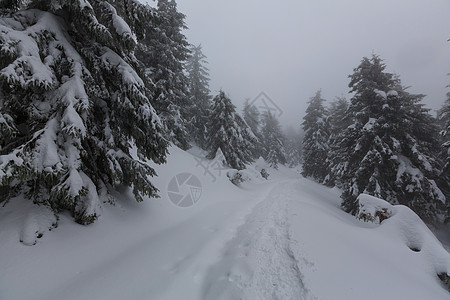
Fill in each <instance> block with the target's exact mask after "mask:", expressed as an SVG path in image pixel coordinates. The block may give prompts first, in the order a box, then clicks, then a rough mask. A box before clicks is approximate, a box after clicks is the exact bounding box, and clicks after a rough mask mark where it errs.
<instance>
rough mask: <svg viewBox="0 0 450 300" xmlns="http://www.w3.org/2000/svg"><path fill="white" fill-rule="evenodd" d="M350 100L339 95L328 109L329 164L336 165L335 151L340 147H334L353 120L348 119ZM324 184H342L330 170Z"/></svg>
mask: <svg viewBox="0 0 450 300" xmlns="http://www.w3.org/2000/svg"><path fill="white" fill-rule="evenodd" d="M348 104H349V103H348V101H347V99H345V98H344V97H338V98H337V99H336V100H335V101H333V102H331V103H330V106H329V107H328V108H327V111H328V119H327V122H328V126H329V138H328V147H329V149H328V153H327V161H326V163H327V166H330V165H334V164H336V163H337V162H333V161H332V160H333V158H334V155H333V154H334V152H335V151H336V150H337V151H339V149H334V147H337V146H338V143H337V142H338V140H339V136H340V135H341V133H342V132H343V131H344V130H345V129H347V127H348V126H350V125H351V120H350V119H348V115H347V109H348ZM324 184H326V185H329V186H334V185H336V186H340V183H339V181H336V178H334V176H333V172H330V170H328V174H327V176H326V177H325V179H324Z"/></svg>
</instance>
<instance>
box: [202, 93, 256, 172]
mask: <svg viewBox="0 0 450 300" xmlns="http://www.w3.org/2000/svg"><path fill="white" fill-rule="evenodd" d="M208 129H209V130H208V141H207V142H208V143H207V145H208V150H209V154H208V156H207V157H208V158H210V159H214V158H215V156H216V153H217V151H219V149H220V150H221V151H222V153H223V156H224V157H225V160H226V163H227V164H228V165H229V166H230V167H231V168H234V169H238V170H242V169H245V164H247V163H250V162H251V161H252V150H251V149H252V148H253V147H254V144H255V142H256V138H255V136H254V135H253V133H252V132H251V130H250V128H249V127H248V126H247V124H246V123H245V121H244V120H243V119H242V118H241V117H240V116H239V115H238V114H237V112H236V107H235V106H234V105H233V103H231V100H230V99H229V98H228V97H227V96H226V95H225V93H224V92H223V91H220V92H219V94H218V95H217V96H216V97H214V99H213V106H212V109H211V115H210V117H209V122H208Z"/></svg>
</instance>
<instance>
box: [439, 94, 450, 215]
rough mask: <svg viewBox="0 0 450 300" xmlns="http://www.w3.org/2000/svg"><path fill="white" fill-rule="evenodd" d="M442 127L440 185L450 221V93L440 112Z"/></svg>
mask: <svg viewBox="0 0 450 300" xmlns="http://www.w3.org/2000/svg"><path fill="white" fill-rule="evenodd" d="M438 118H439V123H440V127H441V138H442V140H441V143H442V150H441V158H442V160H443V161H444V164H443V167H442V171H441V174H440V176H439V180H438V185H439V187H440V188H441V190H442V191H443V193H444V194H445V196H446V199H447V222H450V93H448V94H447V100H446V101H445V104H444V105H443V106H442V108H441V109H440V110H439V113H438Z"/></svg>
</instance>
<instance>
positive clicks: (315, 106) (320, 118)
mask: <svg viewBox="0 0 450 300" xmlns="http://www.w3.org/2000/svg"><path fill="white" fill-rule="evenodd" d="M324 102H325V100H324V99H322V96H321V92H320V91H318V92H317V93H316V95H315V96H314V97H312V98H311V99H310V100H309V102H308V103H309V106H308V108H307V109H306V115H305V117H304V118H303V123H302V125H303V130H304V132H305V137H304V138H303V171H302V175H303V176H311V177H313V178H314V179H315V180H317V181H319V182H323V181H324V180H325V178H326V176H327V174H328V165H327V161H326V160H327V153H328V148H329V147H328V138H329V136H330V133H329V125H328V121H327V115H326V111H325V107H324V106H323V103H324Z"/></svg>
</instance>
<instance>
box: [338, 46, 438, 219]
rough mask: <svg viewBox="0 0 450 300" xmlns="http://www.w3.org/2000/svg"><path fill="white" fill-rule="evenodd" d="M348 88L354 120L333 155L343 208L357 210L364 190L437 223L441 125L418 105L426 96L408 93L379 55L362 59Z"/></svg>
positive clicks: (350, 109)
mask: <svg viewBox="0 0 450 300" xmlns="http://www.w3.org/2000/svg"><path fill="white" fill-rule="evenodd" d="M349 87H350V88H351V92H353V93H354V96H353V97H352V98H351V103H350V106H349V108H348V110H347V114H348V115H347V117H346V118H348V119H351V120H352V124H351V125H350V126H349V127H347V129H346V130H344V131H343V133H342V134H341V135H340V136H339V137H338V138H337V139H336V145H335V147H334V149H335V150H336V149H338V150H337V151H334V153H333V155H334V157H333V159H332V161H333V162H334V164H333V165H332V172H333V176H335V177H336V178H339V181H340V182H341V183H342V187H343V189H344V192H343V195H342V198H343V203H342V206H343V208H344V209H345V210H346V211H349V212H352V213H356V210H357V203H356V201H357V200H356V197H357V196H358V195H359V194H361V193H366V194H370V195H373V196H377V197H380V198H383V199H386V200H387V201H389V202H391V203H394V204H397V203H400V204H404V205H407V206H409V207H410V208H412V209H413V210H414V211H415V212H416V213H417V214H419V215H420V216H421V217H422V218H423V219H424V220H426V221H436V220H437V219H438V217H439V216H440V215H441V213H442V207H443V204H444V202H445V197H444V196H443V194H442V192H441V190H440V189H439V188H438V187H437V185H436V182H435V179H436V178H437V176H438V174H439V162H438V161H437V160H436V153H437V147H438V140H437V127H436V124H435V120H434V119H433V118H432V117H431V115H429V114H428V111H427V110H426V109H424V108H423V105H421V104H420V101H421V100H422V98H423V95H413V94H409V93H408V92H407V91H406V90H405V88H403V87H402V86H401V82H400V79H399V78H398V77H397V76H394V75H393V74H390V73H387V72H385V64H384V63H383V62H382V60H381V59H380V58H379V57H378V56H376V55H373V56H372V57H371V58H366V57H365V58H363V59H362V61H361V63H360V65H359V66H358V67H357V68H356V69H355V70H354V73H353V74H352V75H351V76H350V84H349Z"/></svg>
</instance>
